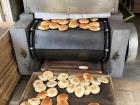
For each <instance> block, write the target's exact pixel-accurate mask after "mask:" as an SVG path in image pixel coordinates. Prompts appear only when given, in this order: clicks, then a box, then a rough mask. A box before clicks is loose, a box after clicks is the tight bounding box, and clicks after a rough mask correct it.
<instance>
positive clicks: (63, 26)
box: [58, 25, 68, 31]
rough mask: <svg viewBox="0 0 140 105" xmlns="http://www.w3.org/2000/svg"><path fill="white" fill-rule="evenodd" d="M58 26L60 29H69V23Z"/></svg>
mask: <svg viewBox="0 0 140 105" xmlns="http://www.w3.org/2000/svg"><path fill="white" fill-rule="evenodd" d="M58 28H59V30H60V31H66V30H67V29H68V25H59V27H58Z"/></svg>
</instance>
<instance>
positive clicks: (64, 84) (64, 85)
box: [58, 80, 69, 89]
mask: <svg viewBox="0 0 140 105" xmlns="http://www.w3.org/2000/svg"><path fill="white" fill-rule="evenodd" d="M58 86H59V87H60V88H62V89H64V88H67V87H68V86H69V81H68V80H61V81H58Z"/></svg>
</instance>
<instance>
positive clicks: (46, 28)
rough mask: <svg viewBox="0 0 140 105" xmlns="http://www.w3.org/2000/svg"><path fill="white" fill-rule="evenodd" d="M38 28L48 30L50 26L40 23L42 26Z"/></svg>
mask: <svg viewBox="0 0 140 105" xmlns="http://www.w3.org/2000/svg"><path fill="white" fill-rule="evenodd" d="M38 29H40V30H48V29H49V26H47V25H40V26H38Z"/></svg>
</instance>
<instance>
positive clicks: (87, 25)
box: [79, 24, 89, 29]
mask: <svg viewBox="0 0 140 105" xmlns="http://www.w3.org/2000/svg"><path fill="white" fill-rule="evenodd" d="M79 27H80V28H81V29H88V28H89V24H80V25H79Z"/></svg>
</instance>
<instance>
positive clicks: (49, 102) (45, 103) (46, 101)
mask: <svg viewBox="0 0 140 105" xmlns="http://www.w3.org/2000/svg"><path fill="white" fill-rule="evenodd" d="M41 105H52V99H51V98H50V97H46V98H44V99H43V100H42V102H41Z"/></svg>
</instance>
